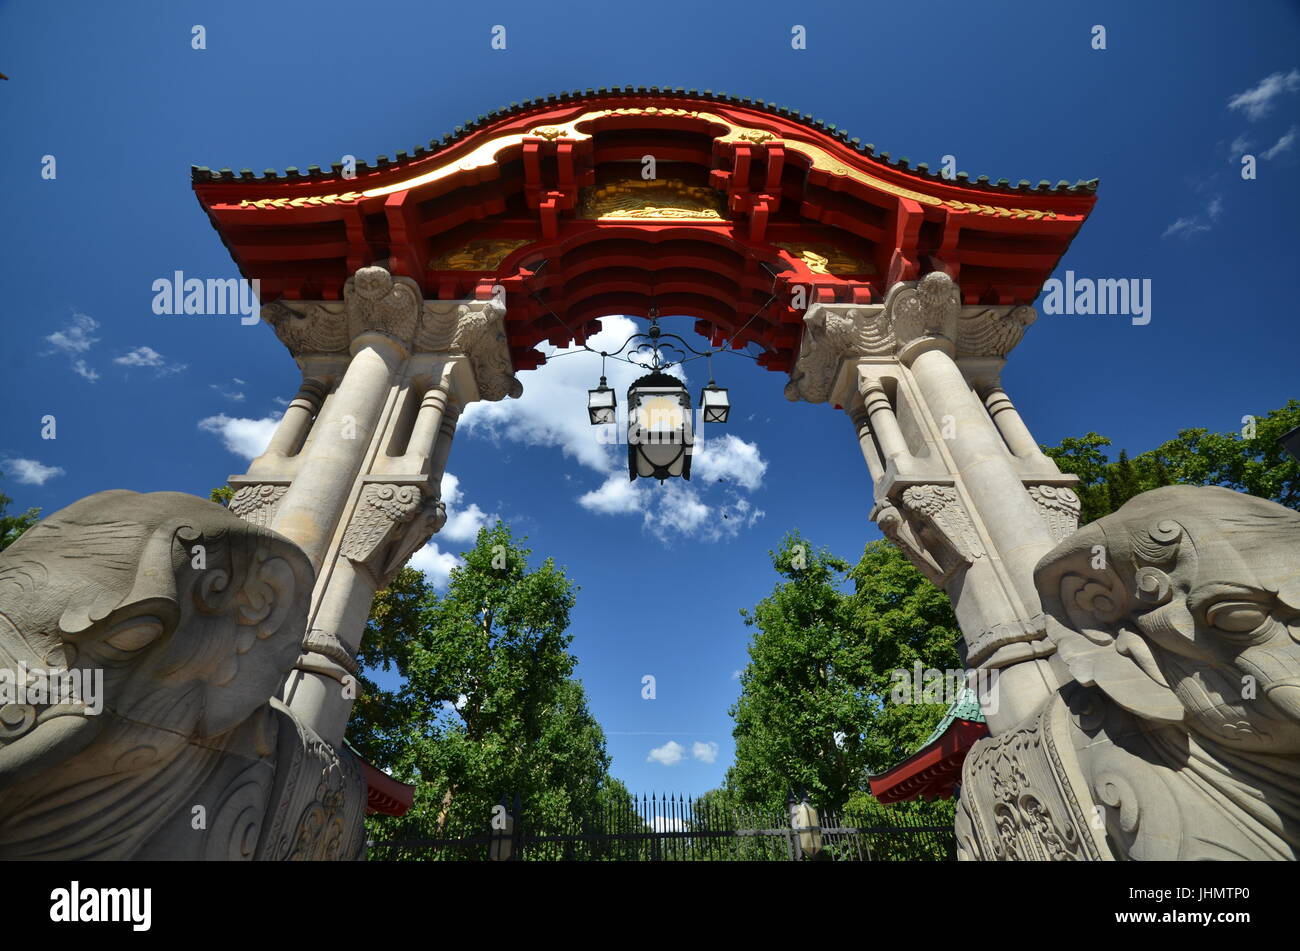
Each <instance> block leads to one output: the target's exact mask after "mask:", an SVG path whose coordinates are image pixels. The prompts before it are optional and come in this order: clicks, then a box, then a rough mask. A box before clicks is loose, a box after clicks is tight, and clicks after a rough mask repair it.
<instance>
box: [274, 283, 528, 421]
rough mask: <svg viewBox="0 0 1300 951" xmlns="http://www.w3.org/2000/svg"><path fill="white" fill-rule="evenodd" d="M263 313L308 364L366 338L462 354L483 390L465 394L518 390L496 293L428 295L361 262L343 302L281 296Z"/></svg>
mask: <svg viewBox="0 0 1300 951" xmlns="http://www.w3.org/2000/svg"><path fill="white" fill-rule="evenodd" d="M262 319H263V320H265V321H266V322H267V323H268V324H270V326H271V327H272V329H273V330H274V331H275V334H276V336H277V337H279V338H280V341H281V342H282V343H283V344H284V345H285V346H286V347H288V348H289V352H290V353H292V354H293V356H294V358H295V359H296V360H297V361H298V363H299V364H300V365H302V366H304V367H306V366H307V365H308V363H310V362H313V361H315V362H319V358H321V357H329V356H335V357H342V358H343V359H344V360H346V358H347V356H348V354H350V353H353V354H354V353H356V352H357V351H358V350H359V349H360V348H361V347H363V346H365V345H366V344H371V345H377V346H379V347H380V349H383V346H382V344H380V341H381V340H386V341H388V342H389V344H390V345H391V346H392V347H395V348H397V350H398V351H399V353H400V355H401V356H403V357H405V356H410V355H418V354H447V355H452V354H460V355H463V356H465V357H467V358H468V361H469V364H470V366H471V367H472V369H473V371H474V379H475V383H476V387H477V393H474V394H469V393H465V394H463V395H462V397H461V398H462V399H465V400H467V401H472V400H475V399H484V400H493V401H495V400H500V399H504V398H505V397H507V396H512V397H519V396H520V395H522V393H523V386H522V385H521V384H520V383H519V381H518V380H517V379H515V375H514V365H513V362H512V361H511V358H510V346H509V343H508V341H507V339H506V333H505V322H504V321H505V305H504V302H502V301H501V300H499V299H497V298H493V299H491V300H461V301H437V300H435V301H426V300H424V298H423V296H422V295H421V293H420V288H419V285H418V284H416V282H415V281H414V280H412V279H411V278H409V277H402V276H396V277H395V276H393V275H392V274H390V273H389V272H388V271H386V270H385V269H384V268H382V267H363V268H361V269H360V270H359V271H357V272H356V274H354V275H353V276H352V277H350V278H349V279H348V281H347V283H346V285H345V286H344V289H343V300H341V301H290V300H279V301H274V302H273V303H270V304H267V305H266V306H265V307H263V308H262Z"/></svg>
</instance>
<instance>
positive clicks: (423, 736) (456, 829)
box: [349, 522, 628, 838]
mask: <svg viewBox="0 0 1300 951" xmlns="http://www.w3.org/2000/svg"><path fill="white" fill-rule="evenodd" d="M530 554H531V552H530V551H529V550H528V549H526V548H524V547H522V545H521V543H520V541H517V540H516V539H515V538H514V537H513V536H512V535H511V533H510V530H509V529H508V528H507V527H506V526H504V525H503V524H502V523H500V522H498V523H496V525H494V526H493V527H491V528H484V529H483V530H481V531H480V532H479V535H478V539H477V542H476V544H475V546H474V548H473V549H472V550H470V551H469V552H466V553H465V555H464V559H465V564H464V565H462V566H459V567H456V568H454V569H452V572H451V577H450V580H449V583H448V588H447V591H446V593H445V594H443V595H441V596H440V595H438V594H437V593H436V592H435V591H434V590H433V589H432V588H431V586H429V585H428V583H427V582H425V581H424V579H423V577H422V576H421V575H419V573H418V572H415V571H412V570H409V569H408V570H405V571H403V572H402V573H401V574H400V575H399V576H398V578H397V580H396V581H395V582H394V583H393V585H391V586H390V587H389V588H388V589H387V590H385V591H384V592H382V593H381V594H380V595H379V596H378V597H377V598H376V602H375V605H374V608H373V610H372V613H371V618H370V621H369V624H368V631H367V636H366V638H365V640H364V646H363V648H362V651H361V654H360V656H359V661H360V663H361V664H362V665H363V667H364V668H366V669H369V670H372V671H373V670H386V671H395V672H396V673H397V674H399V675H400V677H401V678H402V681H403V682H402V685H401V686H400V687H399V688H398V689H395V690H391V691H385V690H381V689H379V688H378V686H377V685H376V684H375V683H374V681H373V680H372V679H371V678H369V677H366V676H363V677H362V678H361V681H362V687H363V691H364V693H363V697H362V699H361V700H360V701H359V702H358V703H357V704H356V706H355V707H354V709H353V714H352V720H351V723H350V726H349V733H350V740H351V742H352V743H353V745H354V746H355V747H356V748H357V750H358V751H359V752H360V753H361V754H362V755H363V756H365V757H366V758H367V759H369V760H370V761H371V762H372V763H374V764H375V765H377V766H381V767H386V768H389V769H390V770H391V772H392V774H393V775H394V776H396V777H397V778H399V779H402V780H404V781H406V782H414V783H417V790H418V791H417V795H416V802H415V806H414V807H413V808H412V809H411V811H410V812H408V814H407V815H406V816H403V817H401V818H393V817H383V816H377V817H372V818H371V819H370V820H369V821H370V823H371V828H372V833H373V834H375V835H376V837H377V838H401V837H412V836H414V837H434V838H442V837H451V836H461V835H482V834H484V833H485V832H486V831H487V830H488V828H489V822H490V820H491V817H492V810H493V806H495V805H497V804H498V803H499V802H501V801H502V800H503V799H505V800H507V804H508V805H510V803H509V799H510V797H514V796H517V797H519V800H520V803H521V805H522V809H523V816H524V817H525V819H526V821H527V822H528V823H529V824H530V825H531V826H533V827H536V826H552V827H556V826H561V827H566V828H571V827H573V826H581V825H584V824H590V823H592V822H594V821H595V820H596V818H597V817H598V816H600V815H601V814H602V810H607V809H610V808H612V807H613V806H614V805H616V804H618V803H621V802H624V801H625V800H626V799H627V798H628V797H627V791H626V789H624V788H623V787H622V784H621V783H616V782H615V781H613V780H612V779H611V778H610V777H609V772H608V771H609V764H610V759H609V755H608V753H607V752H606V749H605V737H604V733H603V731H602V730H601V728H600V725H599V724H598V723H597V722H596V721H595V719H594V718H593V717H592V716H591V713H590V712H589V710H588V709H587V699H586V694H585V691H584V690H583V687H582V684H581V682H579V681H577V680H575V679H573V678H572V674H573V669H574V666H575V663H576V661H575V658H574V657H573V655H572V654H571V653H570V652H569V650H568V647H569V643H570V640H571V636H570V635H569V634H568V633H567V628H568V625H569V613H570V611H571V610H572V608H573V605H574V603H575V597H576V591H577V589H576V587H575V586H574V585H573V583H572V582H571V581H570V580H569V579H568V578H567V577H566V576H565V574H564V572H563V571H562V570H561V569H559V568H557V567H556V566H555V564H554V563H553V562H552V561H551V560H550V559H546V560H545V561H544V562H543V563H542V564H541V565H540V566H539V567H538V568H536V569H533V570H530V569H529V567H528V557H529V555H530Z"/></svg>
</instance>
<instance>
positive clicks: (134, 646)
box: [104, 617, 163, 652]
mask: <svg viewBox="0 0 1300 951" xmlns="http://www.w3.org/2000/svg"><path fill="white" fill-rule="evenodd" d="M162 631H163V626H162V622H161V621H159V620H157V619H156V618H151V617H144V618H132V619H131V620H130V621H127V622H126V623H125V624H123V625H122V626H121V627H119V628H118V629H117V630H115V631H114V632H113V633H112V634H109V635H108V636H107V637H105V638H104V642H105V643H106V644H108V645H109V646H110V647H113V648H116V649H117V650H120V651H128V652H131V651H138V650H140V648H142V647H144V646H146V645H147V644H151V643H153V641H154V640H155V639H156V638H157V637H158V635H159V634H161V633H162Z"/></svg>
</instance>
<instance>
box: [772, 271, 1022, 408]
mask: <svg viewBox="0 0 1300 951" xmlns="http://www.w3.org/2000/svg"><path fill="white" fill-rule="evenodd" d="M961 300H962V298H961V291H960V289H959V288H958V287H957V285H956V284H955V283H954V282H953V280H952V278H951V277H949V276H948V275H947V274H945V273H943V272H942V271H935V272H933V273H931V274H927V275H926V276H925V277H923V278H922V279H921V280H919V281H901V282H899V283H897V284H895V285H894V286H893V287H892V288H890V290H889V293H888V295H886V297H885V302H884V303H883V304H873V305H856V304H814V305H813V306H811V307H809V308H808V311H807V313H805V315H804V331H803V339H802V342H801V343H800V347H799V358H798V360H797V361H796V363H795V367H794V369H793V370H792V371H791V373H790V382H789V384H788V385H787V386H786V389H785V395H786V398H787V399H790V400H800V399H802V400H807V401H809V402H812V403H822V402H826V401H827V400H831V401H834V402H840V403H843V402H844V400H838V399H835V396H836V395H838V394H839V393H840V390H841V389H842V388H843V387H845V386H846V385H847V382H848V381H847V379H846V378H845V377H844V372H843V371H844V369H845V367H846V366H847V365H849V364H851V363H853V362H856V361H858V360H862V359H871V360H877V361H879V360H886V361H888V360H897V361H899V362H901V363H903V364H904V365H910V364H911V361H912V360H914V359H915V358H916V357H917V356H919V355H920V354H921V353H925V352H927V351H930V350H942V351H943V352H945V353H947V354H948V355H949V356H950V357H952V358H953V359H956V360H962V361H963V362H965V361H966V360H968V359H971V360H976V359H979V358H992V359H995V360H997V359H1001V358H1004V357H1005V356H1006V355H1007V354H1008V353H1010V352H1011V350H1012V349H1013V348H1014V347H1015V346H1016V344H1018V343H1019V342H1020V338H1021V337H1022V336H1024V332H1025V328H1026V327H1028V326H1029V325H1030V324H1032V323H1033V322H1034V320H1035V318H1036V314H1035V313H1034V309H1033V308H1032V307H1024V306H1017V307H1006V306H1002V307H985V306H963V304H962V302H961Z"/></svg>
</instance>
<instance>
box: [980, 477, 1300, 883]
mask: <svg viewBox="0 0 1300 951" xmlns="http://www.w3.org/2000/svg"><path fill="white" fill-rule="evenodd" d="M1034 581H1035V585H1036V587H1037V589H1038V592H1039V595H1040V597H1041V599H1042V604H1043V610H1044V613H1045V615H1046V620H1047V633H1048V636H1049V637H1050V638H1051V640H1052V642H1053V644H1054V645H1055V648H1056V652H1055V655H1054V656H1053V658H1052V663H1053V665H1054V667H1055V668H1056V672H1057V677H1058V682H1060V683H1062V684H1065V685H1066V686H1064V687H1063V688H1062V689H1061V690H1060V691H1059V693H1058V694H1057V695H1056V696H1055V697H1053V698H1052V699H1051V700H1049V701H1048V702H1047V703H1046V704H1045V706H1044V709H1042V710H1041V711H1040V712H1039V714H1038V715H1037V716H1036V717H1033V718H1031V720H1030V722H1026V723H1023V724H1021V725H1020V727H1018V728H1017V729H1015V730H1012V731H1008V732H1006V733H1002V734H999V735H997V736H995V737H990V738H987V739H984V740H981V741H980V742H979V743H978V744H976V746H975V747H974V748H973V749H972V751H971V753H970V755H969V756H968V757H967V759H966V762H965V764H964V766H963V771H962V789H961V801H960V803H959V807H958V821H957V833H958V847H959V854H960V855H961V856H962V857H964V858H983V859H1024V858H1043V859H1071V858H1100V859H1106V858H1120V859H1126V858H1127V859H1179V860H1196V859H1292V860H1294V859H1295V858H1296V857H1297V856H1298V855H1300V513H1297V512H1294V511H1292V510H1290V509H1287V508H1283V507H1282V506H1280V505H1276V504H1274V503H1273V502H1269V501H1267V500H1264V499H1259V498H1255V497H1253V496H1249V495H1244V494H1242V493H1238V492H1233V491H1231V490H1228V489H1223V488H1217V487H1191V486H1171V487H1167V488H1162V489H1156V490H1153V491H1151V492H1146V493H1143V494H1142V495H1140V496H1137V497H1136V498H1134V499H1132V500H1131V501H1129V502H1128V503H1127V504H1126V505H1124V506H1123V507H1122V508H1120V509H1119V510H1118V511H1116V512H1114V513H1112V514H1111V515H1108V516H1106V517H1104V518H1102V519H1099V520H1098V521H1096V522H1093V523H1092V524H1089V525H1087V526H1085V527H1084V528H1082V529H1081V530H1079V531H1078V532H1076V533H1075V534H1073V535H1071V536H1070V537H1069V538H1066V539H1065V540H1064V541H1062V542H1061V543H1060V544H1059V545H1058V546H1057V547H1056V548H1055V549H1054V550H1052V551H1051V552H1050V553H1048V554H1047V555H1046V556H1045V557H1044V558H1043V559H1042V560H1041V561H1040V562H1039V564H1038V566H1037V568H1036V571H1035V575H1034Z"/></svg>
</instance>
